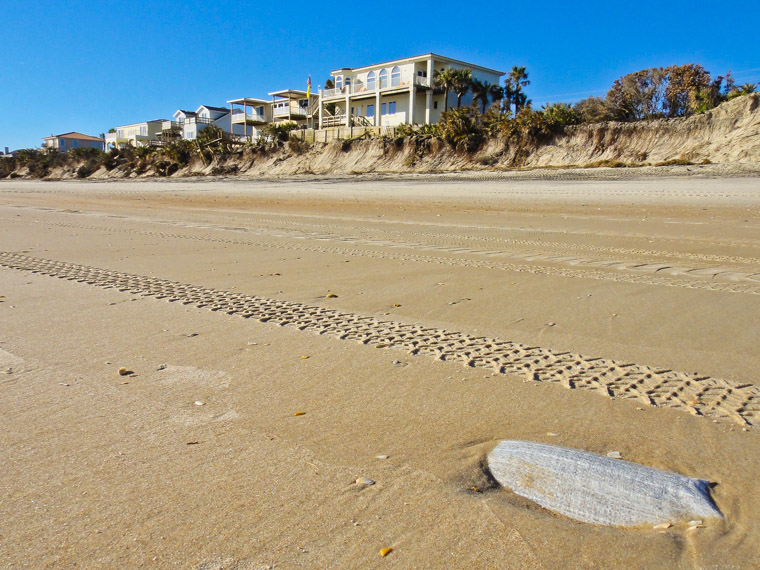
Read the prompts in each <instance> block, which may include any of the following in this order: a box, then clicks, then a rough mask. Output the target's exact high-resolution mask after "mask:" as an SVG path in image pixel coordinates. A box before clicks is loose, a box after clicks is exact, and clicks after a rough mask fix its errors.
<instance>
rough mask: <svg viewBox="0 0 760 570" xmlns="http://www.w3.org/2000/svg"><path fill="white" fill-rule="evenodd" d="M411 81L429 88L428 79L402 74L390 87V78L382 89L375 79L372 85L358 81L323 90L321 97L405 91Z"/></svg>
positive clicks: (335, 97)
mask: <svg viewBox="0 0 760 570" xmlns="http://www.w3.org/2000/svg"><path fill="white" fill-rule="evenodd" d="M412 80H413V81H414V84H415V85H416V86H417V87H424V88H429V87H430V79H429V78H428V77H421V76H419V75H414V76H412V75H411V74H404V75H402V76H401V78H400V79H399V81H398V83H397V84H395V85H391V81H390V78H389V80H388V81H387V82H386V85H384V86H383V87H380V80H379V79H378V78H375V81H374V82H373V83H372V84H365V83H363V82H361V81H359V80H356V81H355V82H353V83H352V84H351V85H347V86H343V87H341V88H335V89H324V90H323V91H322V97H323V98H324V99H338V98H341V97H345V96H346V95H360V94H362V95H363V94H369V93H375V92H377V91H380V92H381V93H382V92H384V91H393V90H396V89H407V88H409V85H410V84H411V83H412Z"/></svg>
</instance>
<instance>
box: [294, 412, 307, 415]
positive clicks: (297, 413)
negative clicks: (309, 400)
mask: <svg viewBox="0 0 760 570" xmlns="http://www.w3.org/2000/svg"><path fill="white" fill-rule="evenodd" d="M293 415H294V416H303V415H306V412H296V413H295V414H293Z"/></svg>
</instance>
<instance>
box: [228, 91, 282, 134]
mask: <svg viewBox="0 0 760 570" xmlns="http://www.w3.org/2000/svg"><path fill="white" fill-rule="evenodd" d="M227 103H229V104H230V123H231V126H232V131H233V132H234V133H235V135H236V136H237V137H242V138H243V140H247V141H249V142H251V141H255V140H257V139H258V138H259V137H260V136H261V134H260V132H259V129H261V127H263V126H264V125H266V124H269V123H271V122H272V121H273V115H272V101H268V100H266V99H256V98H253V97H241V98H240V99H231V100H230V101H227ZM241 107H242V108H241Z"/></svg>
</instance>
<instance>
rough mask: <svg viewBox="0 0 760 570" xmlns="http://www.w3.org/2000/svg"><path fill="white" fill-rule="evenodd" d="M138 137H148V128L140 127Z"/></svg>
mask: <svg viewBox="0 0 760 570" xmlns="http://www.w3.org/2000/svg"><path fill="white" fill-rule="evenodd" d="M140 136H143V137H145V136H148V127H140Z"/></svg>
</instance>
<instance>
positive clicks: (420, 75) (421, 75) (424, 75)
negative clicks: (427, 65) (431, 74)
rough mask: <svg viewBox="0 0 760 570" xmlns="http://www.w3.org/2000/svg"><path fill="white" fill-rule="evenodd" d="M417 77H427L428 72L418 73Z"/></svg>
mask: <svg viewBox="0 0 760 570" xmlns="http://www.w3.org/2000/svg"><path fill="white" fill-rule="evenodd" d="M417 77H427V70H425V71H418V72H417Z"/></svg>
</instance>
